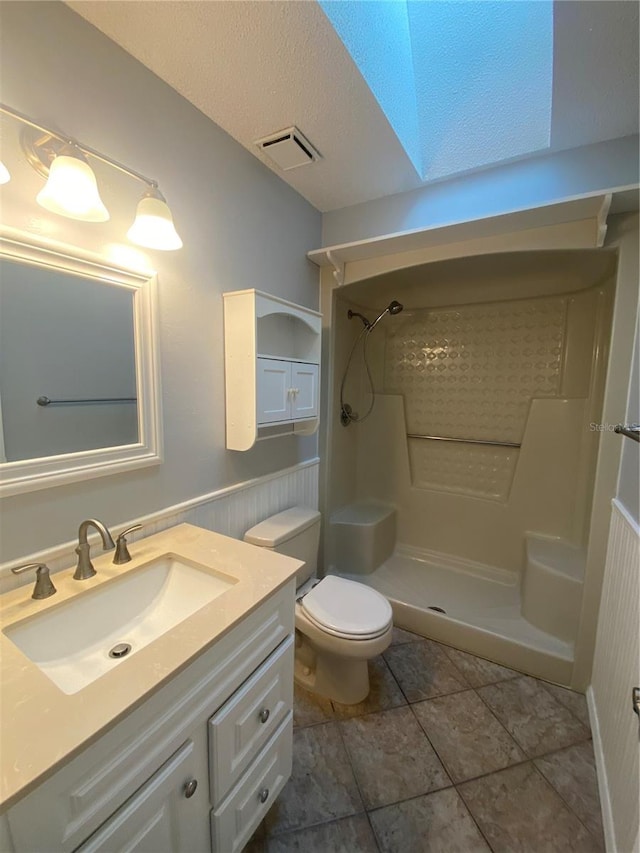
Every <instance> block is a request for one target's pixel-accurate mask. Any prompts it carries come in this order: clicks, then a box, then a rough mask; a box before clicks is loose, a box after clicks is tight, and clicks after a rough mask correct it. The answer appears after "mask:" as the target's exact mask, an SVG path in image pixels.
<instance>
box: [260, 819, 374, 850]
mask: <svg viewBox="0 0 640 853" xmlns="http://www.w3.org/2000/svg"><path fill="white" fill-rule="evenodd" d="M356 851H357V853H378V845H377V844H376V840H375V838H374V836H373V832H372V831H371V826H370V824H369V821H368V819H367V816H366V815H364V814H361V815H355V816H354V817H345V818H342V820H336V821H334V822H332V823H323V824H320V825H319V826H312V827H310V828H309V829H301V830H298V832H291V833H286V834H285V835H279V836H278V835H276V836H274V837H273V838H270V839H269V841H268V848H267V853H356ZM246 853H250V851H246Z"/></svg>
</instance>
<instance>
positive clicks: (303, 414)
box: [291, 363, 318, 420]
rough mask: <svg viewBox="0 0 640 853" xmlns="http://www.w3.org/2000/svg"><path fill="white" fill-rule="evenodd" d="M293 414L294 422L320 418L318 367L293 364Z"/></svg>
mask: <svg viewBox="0 0 640 853" xmlns="http://www.w3.org/2000/svg"><path fill="white" fill-rule="evenodd" d="M291 385H292V387H293V394H292V397H291V400H292V412H291V417H292V418H293V419H294V420H298V419H300V418H315V417H317V416H318V365H317V364H295V363H294V364H292V365H291Z"/></svg>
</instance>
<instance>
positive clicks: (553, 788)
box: [532, 741, 603, 841]
mask: <svg viewBox="0 0 640 853" xmlns="http://www.w3.org/2000/svg"><path fill="white" fill-rule="evenodd" d="M581 743H586V741H581ZM579 745H580V744H578V743H576V744H573V746H579ZM570 748H571V747H564V748H563V749H570ZM562 751H563V750H562V749H558V750H556V752H562ZM549 755H554V753H552V752H550V753H548V754H547V755H546V756H540V758H547V757H548V756H549ZM537 760H538V758H534V759H532V763H533V766H534V767H535V768H536V770H537V771H538V773H539V774H540V775H541V776H542V778H543V779H544V781H545V782H546V783H547V785H549V786H550V787H551V788H552V790H554V791H555V792H556V794H557V795H558V796H559V797H560V799H561V800H562V802H563V803H564V804H565V806H566V807H567V808H568V809H569V811H570V812H571V813H572V814H574V815H575V816H576V818H577V819H578V820H579V821H580V823H581V824H582V826H584V828H585V829H586V831H587V832H588V833H589V835H590V836H591V837H592V838H595V839H596V841H602V840H603V839H602V838H598V836H596V834H595V833H594V832H592V831H591V830H590V829H589V827H588V826H587V824H586V823H585V822H584V821H583V819H582V818H581V817H580V815H579V814H578V813H577V812H576V810H575V809H574V808H573V806H572V805H571V803H570V802H569V801H568V800H567V799H566V798H565V797H564V795H563V794H562V791H560V790H559V789H558V788H556V786H555V785H554V784H553V782H552V781H551V779H549V778H548V777H547V776H546V775H545V772H544V770H541V769H540V768H539V767H538V765H537V764H536V763H535V762H536V761H537ZM596 791H597V794H598V806H599V807H600V815H602V805H601V803H600V792H599V790H598V787H597V785H596Z"/></svg>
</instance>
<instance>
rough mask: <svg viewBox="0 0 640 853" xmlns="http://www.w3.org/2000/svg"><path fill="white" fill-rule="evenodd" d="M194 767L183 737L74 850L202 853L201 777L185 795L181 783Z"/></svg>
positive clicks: (203, 808)
mask: <svg viewBox="0 0 640 853" xmlns="http://www.w3.org/2000/svg"><path fill="white" fill-rule="evenodd" d="M195 767H196V760H195V755H194V744H193V742H192V741H191V740H188V741H187V742H186V743H185V744H183V745H182V746H181V747H180V749H179V750H178V751H177V752H175V753H174V754H173V756H172V757H171V758H170V759H169V760H168V761H167V762H166V763H165V764H163V765H162V767H161V768H160V769H159V770H158V771H157V772H156V773H154V775H153V776H152V777H151V779H149V781H148V782H146V783H145V784H144V785H143V786H142V788H140V790H139V791H138V792H137V793H136V794H134V795H133V797H131V798H130V799H129V800H127V802H126V803H125V804H124V805H123V806H122V808H120V809H118V811H117V812H116V813H115V814H114V815H112V816H111V817H110V818H109V820H108V821H106V823H103V824H102V826H101V827H100V829H98V830H97V831H96V832H94V834H93V835H92V836H91V837H90V838H89V839H88V840H87V841H85V843H84V844H82V845H81V846H80V847H78V849H77V853H98V851H102V853H116V851H117V853H125V851H126V853H176V851H180V853H187V851H194V853H195V851H198V853H202V851H203V850H204V849H206V848H204V847H203V829H206V828H207V823H208V821H207V818H208V797H207V785H206V780H205V779H201V780H199V782H200V784H199V785H198V786H196V788H195V792H194V793H193V794H192V795H191V796H187V793H188V789H187V788H186V785H187V784H188V783H191V784H193V779H194V775H193V774H194V772H195ZM198 787H199V788H200V790H198ZM207 847H208V845H207Z"/></svg>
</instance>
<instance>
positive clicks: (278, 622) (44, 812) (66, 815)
mask: <svg viewBox="0 0 640 853" xmlns="http://www.w3.org/2000/svg"><path fill="white" fill-rule="evenodd" d="M294 596H295V581H294V580H291V581H289V582H288V583H287V584H286V585H285V586H283V587H281V589H280V590H278V591H277V592H275V593H274V594H273V595H271V596H270V597H269V598H268V599H267V600H266V601H264V602H263V603H262V604H261V605H260V606H259V607H258V608H257V609H256V610H254V611H253V613H251V614H249V615H248V616H247V617H245V618H244V620H243V621H242V622H240V623H239V624H237V625H236V626H235V627H234V628H233V629H231V630H230V631H229V632H228V633H227V634H225V635H224V636H222V638H220V639H219V640H218V641H217V642H215V643H214V644H213V645H212V646H211V647H210V648H209V649H207V650H206V651H203V652H202V653H201V654H200V655H199V656H198V657H196V659H195V660H193V661H192V662H191V663H190V664H189V665H188V666H187V667H186V668H184V669H183V670H182V671H181V672H179V673H178V674H177V675H175V676H174V677H173V678H172V679H171V680H170V681H168V683H166V684H165V685H164V686H163V687H162V688H160V689H159V690H158V691H157V692H156V693H154V694H153V695H152V696H151V697H150V698H149V699H147V700H146V701H145V702H143V703H142V704H141V705H140V706H138V707H137V708H135V710H133V711H131V713H129V714H128V715H127V716H125V717H124V719H122V720H120V721H119V722H117V723H116V724H115V725H114V726H113V728H111V729H109V730H108V731H107V732H106V733H104V734H102V735H101V736H100V737H99V738H98V740H96V741H95V742H94V743H93V744H92V745H90V746H88V747H87V748H86V749H85V750H84V751H83V752H81V753H80V754H79V755H77V756H76V757H74V758H72V759H71V760H70V761H69V762H67V763H66V764H63V765H62V767H61V769H59V770H58V771H57V772H56V773H54V774H53V775H52V776H50V777H49V778H48V779H46V780H45V781H44V782H42V784H40V785H39V786H38V787H37V788H35V789H34V790H33V791H32V792H31V793H29V794H27V795H26V796H24V797H23V798H22V799H21V800H19V801H18V802H17V803H16V804H15V805H13V806H12V807H11V808H10V809H9V810H8V811H7V812H6V814H5V815H4V816H3V818H2V821H1V822H2V823H4V825H3V826H2V825H0V839H2V845H3V846H2V853H9V851H12V850H13V851H15V853H33V851H44V850H55V851H60V852H61V853H67V851H68V852H69V853H71V851H74V850H78V851H82V853H89V851H91V853H97V851H103V853H106V851H108V853H115V851H125V850H126V851H140V853H142V851H145V853H149V851H153V853H204V851H209V850H212V851H213V853H231V851H236V850H237V851H239V850H241V849H242V848H243V846H244V845H245V844H246V842H247V841H248V839H249V838H250V836H251V834H252V833H253V831H254V830H255V828H256V827H257V825H258V824H259V823H260V821H261V820H262V818H263V817H264V815H265V814H266V812H267V811H268V809H269V808H270V806H271V805H272V803H273V801H274V800H275V798H276V796H277V795H278V793H279V792H280V790H281V789H282V787H283V786H284V784H285V782H286V780H287V778H288V777H289V775H290V773H291V739H292V727H293V714H292V705H293V613H294ZM140 654H142V652H140ZM124 665H126V664H124ZM69 724H70V725H72V724H73V721H69ZM51 737H55V731H52V732H51ZM5 839H6V840H5ZM5 848H6V849H5Z"/></svg>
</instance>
